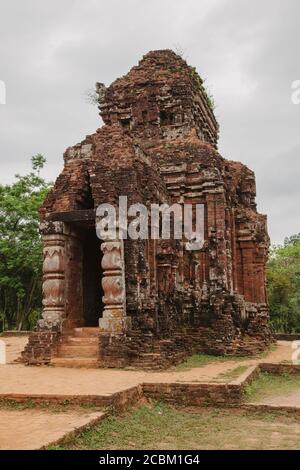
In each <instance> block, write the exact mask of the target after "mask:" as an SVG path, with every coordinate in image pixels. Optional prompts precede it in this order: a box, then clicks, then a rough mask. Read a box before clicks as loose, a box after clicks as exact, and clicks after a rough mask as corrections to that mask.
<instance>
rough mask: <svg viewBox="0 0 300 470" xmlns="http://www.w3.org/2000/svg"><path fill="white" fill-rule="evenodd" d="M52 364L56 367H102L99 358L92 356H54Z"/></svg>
mask: <svg viewBox="0 0 300 470" xmlns="http://www.w3.org/2000/svg"><path fill="white" fill-rule="evenodd" d="M51 364H52V365H54V366H56V367H82V368H86V369H92V368H96V367H100V362H99V360H98V359H97V358H90V357H54V358H53V359H52V360H51Z"/></svg>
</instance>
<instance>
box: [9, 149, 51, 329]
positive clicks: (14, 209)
mask: <svg viewBox="0 0 300 470" xmlns="http://www.w3.org/2000/svg"><path fill="white" fill-rule="evenodd" d="M45 162H46V160H45V158H44V157H43V156H42V155H40V154H38V155H35V156H33V157H32V158H31V163H32V170H31V172H30V173H29V174H28V175H25V176H20V175H16V176H15V181H14V182H13V183H12V184H11V185H0V317H1V318H2V320H3V321H4V322H5V324H6V327H7V328H14V327H16V328H17V329H19V330H21V329H27V328H30V327H32V326H33V324H34V322H35V321H36V319H37V317H38V316H39V314H40V309H41V279H42V245H41V239H40V235H39V231H38V224H39V217H38V209H39V207H40V205H41V204H42V202H43V200H44V198H45V196H46V193H47V192H48V190H49V187H50V185H49V183H46V182H45V180H44V179H43V178H41V176H40V171H41V169H42V168H43V167H44V164H45Z"/></svg>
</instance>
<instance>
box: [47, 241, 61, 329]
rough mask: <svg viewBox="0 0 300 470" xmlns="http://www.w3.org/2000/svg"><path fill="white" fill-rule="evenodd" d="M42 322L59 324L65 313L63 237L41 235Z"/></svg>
mask: <svg viewBox="0 0 300 470" xmlns="http://www.w3.org/2000/svg"><path fill="white" fill-rule="evenodd" d="M43 243H44V249H43V254H44V264H43V320H44V321H45V322H46V323H48V324H57V323H61V321H62V320H63V318H64V313H65V236H64V235H63V234H62V233H54V234H48V235H43Z"/></svg>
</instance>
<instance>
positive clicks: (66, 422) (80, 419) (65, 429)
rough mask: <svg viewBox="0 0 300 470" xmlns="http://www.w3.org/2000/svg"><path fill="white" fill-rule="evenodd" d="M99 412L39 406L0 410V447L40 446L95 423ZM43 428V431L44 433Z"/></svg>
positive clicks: (101, 414) (21, 448) (27, 447)
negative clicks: (26, 408) (60, 410)
mask: <svg viewBox="0 0 300 470" xmlns="http://www.w3.org/2000/svg"><path fill="white" fill-rule="evenodd" d="M102 416H103V413H102V412H100V411H98V412H85V413H82V412H81V413H80V412H61V413H49V412H48V411H46V410H45V411H44V410H39V409H30V410H3V409H2V410H0V450H8V449H18V450H31V449H33V450H34V449H40V448H41V447H42V446H46V445H50V444H52V443H53V442H56V441H57V440H58V439H61V438H62V437H63V436H64V435H65V434H67V433H69V432H72V431H75V430H76V429H78V428H81V427H82V426H85V425H88V424H90V423H91V422H94V423H95V422H97V421H98V420H99V419H101V417H102ZM45 429H46V430H47V431H46V432H45Z"/></svg>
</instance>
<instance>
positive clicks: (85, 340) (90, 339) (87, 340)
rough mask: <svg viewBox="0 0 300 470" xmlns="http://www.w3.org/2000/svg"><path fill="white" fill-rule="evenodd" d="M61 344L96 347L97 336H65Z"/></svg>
mask: <svg viewBox="0 0 300 470" xmlns="http://www.w3.org/2000/svg"><path fill="white" fill-rule="evenodd" d="M62 344H69V345H70V346H73V345H74V346H76V345H79V346H89V345H98V344H99V338H98V336H65V337H64V338H63V343H62Z"/></svg>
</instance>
